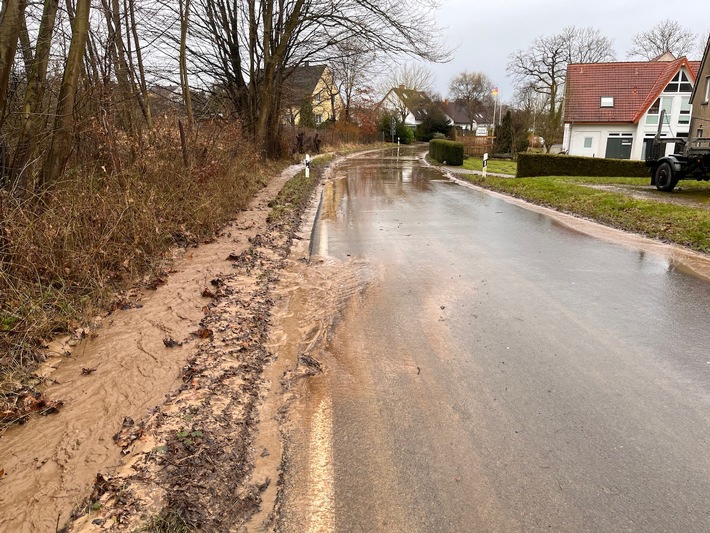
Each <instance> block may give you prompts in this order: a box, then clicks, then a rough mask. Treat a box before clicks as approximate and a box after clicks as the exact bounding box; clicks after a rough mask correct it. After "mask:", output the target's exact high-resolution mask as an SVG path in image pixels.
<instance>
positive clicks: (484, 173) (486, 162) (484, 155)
mask: <svg viewBox="0 0 710 533" xmlns="http://www.w3.org/2000/svg"><path fill="white" fill-rule="evenodd" d="M487 173H488V152H486V153H485V154H483V177H484V178H485V177H486V174H487Z"/></svg>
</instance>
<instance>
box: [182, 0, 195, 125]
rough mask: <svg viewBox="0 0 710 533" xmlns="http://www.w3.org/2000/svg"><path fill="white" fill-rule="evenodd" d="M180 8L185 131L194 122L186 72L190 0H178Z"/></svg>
mask: <svg viewBox="0 0 710 533" xmlns="http://www.w3.org/2000/svg"><path fill="white" fill-rule="evenodd" d="M178 4H179V7H180V88H181V89H182V99H183V102H184V103H185V112H186V114H187V129H188V130H191V129H192V122H193V120H194V118H193V113H192V95H191V94H190V80H189V78H188V72H187V30H188V25H189V20H190V19H189V17H190V0H179V2H178Z"/></svg>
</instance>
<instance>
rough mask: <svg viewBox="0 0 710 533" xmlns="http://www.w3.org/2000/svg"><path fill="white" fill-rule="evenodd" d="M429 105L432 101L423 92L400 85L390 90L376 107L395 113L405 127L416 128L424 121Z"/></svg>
mask: <svg viewBox="0 0 710 533" xmlns="http://www.w3.org/2000/svg"><path fill="white" fill-rule="evenodd" d="M431 104H432V100H431V98H429V96H427V94H426V93H425V92H423V91H417V90H415V89H405V87H404V85H400V86H399V87H396V88H394V89H390V90H389V91H388V92H387V94H386V95H385V97H384V98H383V99H382V101H381V102H380V103H379V104H378V107H379V108H380V109H386V110H387V111H389V112H391V113H396V114H397V115H398V116H399V118H400V120H401V121H402V122H403V123H404V124H405V125H407V126H409V127H411V128H416V127H417V126H418V125H419V124H421V123H422V122H423V121H424V118H425V117H426V116H427V107H428V106H430V105H431Z"/></svg>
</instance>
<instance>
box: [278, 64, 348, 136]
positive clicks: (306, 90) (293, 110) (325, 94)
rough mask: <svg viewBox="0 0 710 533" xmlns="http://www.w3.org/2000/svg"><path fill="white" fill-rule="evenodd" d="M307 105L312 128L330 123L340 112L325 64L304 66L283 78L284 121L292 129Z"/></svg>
mask: <svg viewBox="0 0 710 533" xmlns="http://www.w3.org/2000/svg"><path fill="white" fill-rule="evenodd" d="M308 102H310V104H311V108H312V110H313V120H314V122H315V124H316V125H318V124H322V123H324V122H327V121H329V120H330V121H333V122H334V121H335V120H336V118H337V117H339V116H340V114H341V112H342V110H343V100H342V98H341V97H340V91H339V90H338V86H337V85H336V83H335V80H334V79H333V75H332V73H331V72H330V69H329V68H328V67H327V66H326V65H310V64H308V63H305V64H304V65H302V66H299V67H294V68H291V69H289V70H288V71H287V72H286V75H285V76H284V85H283V96H282V104H283V105H282V107H283V109H284V121H285V122H287V123H288V124H291V125H294V126H298V125H300V124H301V111H302V108H303V106H304V104H306V103H308Z"/></svg>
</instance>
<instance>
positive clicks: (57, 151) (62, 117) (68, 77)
mask: <svg viewBox="0 0 710 533" xmlns="http://www.w3.org/2000/svg"><path fill="white" fill-rule="evenodd" d="M90 11H91V0H77V4H76V14H75V16H74V21H73V24H72V37H71V44H70V45H69V54H68V56H67V61H66V65H65V67H64V76H63V77H62V85H61V88H60V89H59V100H58V102H57V113H56V118H55V121H54V131H53V135H52V146H51V148H50V150H49V154H48V155H47V158H46V159H45V162H44V167H43V169H42V174H41V180H40V186H41V188H42V189H43V190H46V188H47V187H48V186H49V185H50V184H51V183H52V182H54V181H55V180H56V179H57V178H58V177H59V176H60V175H61V174H62V172H63V171H64V166H65V165H66V163H67V161H68V160H69V155H70V154H71V147H72V143H71V138H72V133H73V130H74V102H75V100H76V92H77V87H78V85H79V76H80V75H81V64H82V59H83V57H84V47H85V46H86V40H87V37H88V35H89V12H90Z"/></svg>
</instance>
